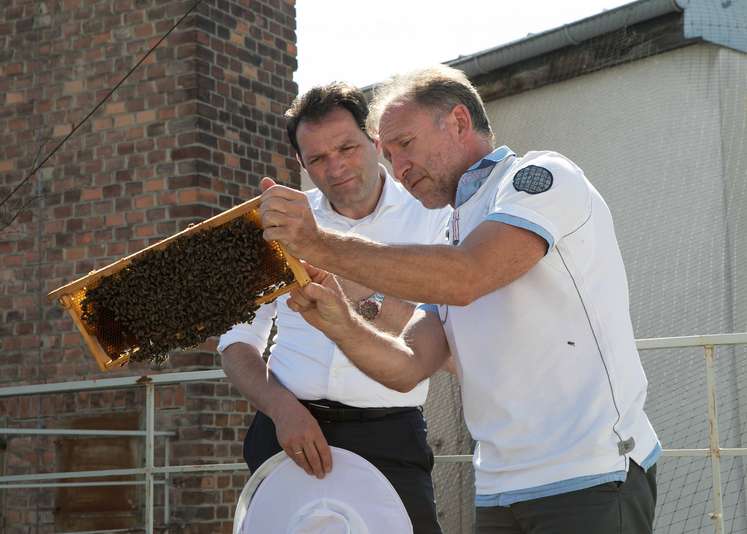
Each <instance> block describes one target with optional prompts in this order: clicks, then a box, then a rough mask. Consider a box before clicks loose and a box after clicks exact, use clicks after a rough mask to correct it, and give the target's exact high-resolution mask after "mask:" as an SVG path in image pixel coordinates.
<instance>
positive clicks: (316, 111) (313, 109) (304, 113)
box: [285, 82, 368, 159]
mask: <svg viewBox="0 0 747 534" xmlns="http://www.w3.org/2000/svg"><path fill="white" fill-rule="evenodd" d="M337 107H341V108H343V109H346V110H347V111H349V112H350V114H351V115H352V116H353V119H354V120H355V122H356V124H357V125H358V128H360V129H361V131H362V132H363V133H364V134H366V136H367V137H368V132H367V131H366V119H367V118H368V101H367V100H366V96H365V95H364V94H363V91H361V90H360V89H358V88H357V87H355V86H353V85H350V84H348V83H345V82H332V83H330V84H328V85H320V86H317V87H314V88H312V89H309V90H308V91H306V92H305V93H304V94H303V95H301V96H299V97H297V98H296V99H295V100H294V101H293V103H292V104H291V106H290V108H288V111H286V112H285V120H286V123H285V128H286V130H287V131H288V138H289V139H290V142H291V145H293V148H294V149H295V151H296V154H298V157H299V158H301V159H303V158H302V156H301V149H300V148H299V146H298V138H297V137H296V131H297V130H298V126H299V124H301V121H312V122H316V121H319V120H321V119H323V118H324V117H325V115H327V114H328V113H330V112H331V111H333V110H334V109H335V108H337Z"/></svg>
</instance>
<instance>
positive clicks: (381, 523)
mask: <svg viewBox="0 0 747 534" xmlns="http://www.w3.org/2000/svg"><path fill="white" fill-rule="evenodd" d="M330 449H331V450H332V471H331V472H330V473H329V474H328V475H327V476H325V477H324V478H323V479H321V480H319V479H317V478H316V477H313V476H309V475H307V474H306V473H305V472H304V471H303V469H301V468H300V467H298V466H297V465H296V464H295V463H293V462H292V461H291V460H290V458H288V457H287V456H286V454H285V453H284V452H281V453H278V454H276V455H275V456H273V457H272V458H270V459H269V460H267V462H265V463H264V464H262V466H260V468H259V469H257V471H256V472H255V473H254V474H253V475H252V478H251V479H249V482H247V484H246V487H245V488H244V491H243V492H242V495H241V497H240V498H239V504H238V506H237V509H236V518H235V519H236V521H235V522H234V532H240V533H241V534H379V533H386V534H411V533H412V523H411V522H410V518H409V516H408V515H407V511H406V510H405V507H404V505H403V504H402V501H401V499H400V498H399V495H397V492H396V491H395V489H394V487H393V486H392V485H391V483H390V482H389V481H388V480H387V479H386V477H385V476H384V475H383V474H381V472H380V471H379V470H378V469H376V467H374V466H373V465H371V463H369V462H368V461H366V460H365V459H363V458H361V457H360V456H358V455H357V454H354V453H352V452H350V451H347V450H345V449H340V448H338V447H330ZM268 473H269V474H268ZM255 477H257V478H255ZM257 479H259V481H261V484H260V485H259V488H257V489H256V491H254V489H255V488H256V486H257V484H258V483H259V481H258V480H257ZM251 493H253V495H252V494H251ZM249 500H250V502H249V503H248V507H247V501H249ZM244 511H245V513H244ZM242 516H243V517H242Z"/></svg>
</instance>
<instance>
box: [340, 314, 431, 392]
mask: <svg viewBox="0 0 747 534" xmlns="http://www.w3.org/2000/svg"><path fill="white" fill-rule="evenodd" d="M350 321H351V322H350V324H349V325H347V327H346V328H344V329H340V330H339V333H329V334H328V335H329V336H330V339H331V340H332V341H334V342H335V344H337V346H338V347H339V348H340V350H342V351H343V352H344V353H345V355H346V356H347V357H348V359H349V360H350V361H351V362H353V364H355V366H356V367H358V368H359V369H360V370H361V371H363V373H365V374H366V375H368V376H370V377H371V378H372V379H374V380H376V381H377V382H380V383H381V384H383V385H385V386H386V387H388V388H390V389H394V390H396V391H400V392H408V391H410V390H411V389H413V388H414V387H415V386H417V385H418V383H420V382H421V381H422V380H424V379H425V378H428V376H429V374H430V373H428V372H426V371H424V370H423V369H422V368H421V366H420V365H419V363H418V361H417V359H416V357H415V354H414V352H413V350H412V349H411V348H410V347H408V346H407V345H406V344H405V342H404V340H403V339H402V338H400V337H394V336H392V335H389V334H386V333H383V332H381V331H378V330H376V329H375V328H374V327H372V326H371V325H370V324H368V323H367V322H366V321H365V320H364V319H363V318H361V317H359V316H358V315H356V314H351V317H350Z"/></svg>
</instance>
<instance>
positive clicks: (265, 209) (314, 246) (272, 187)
mask: <svg viewBox="0 0 747 534" xmlns="http://www.w3.org/2000/svg"><path fill="white" fill-rule="evenodd" d="M259 186H260V189H261V190H262V205H261V206H260V208H259V211H260V214H261V217H262V227H263V228H264V234H263V237H264V238H265V239H266V240H267V241H279V242H280V243H281V244H282V245H283V246H284V247H285V249H286V250H287V251H288V252H289V253H290V254H292V255H293V256H296V257H297V258H304V259H307V258H308V259H313V258H312V257H311V254H313V253H314V252H315V251H317V250H318V249H319V247H321V245H322V235H323V233H324V232H323V231H322V230H320V229H319V227H318V226H317V224H316V220H315V219H314V215H313V213H312V212H311V207H310V206H309V201H308V199H307V198H306V195H304V194H303V193H302V192H301V191H296V190H295V189H291V188H289V187H285V186H282V185H277V184H276V183H275V182H274V181H273V180H272V179H271V178H262V181H261V182H260V184H259Z"/></svg>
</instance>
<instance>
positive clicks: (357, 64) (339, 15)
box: [294, 0, 630, 92]
mask: <svg viewBox="0 0 747 534" xmlns="http://www.w3.org/2000/svg"><path fill="white" fill-rule="evenodd" d="M627 3H630V0H624V1H620V0H367V1H362V0H296V24H297V30H296V31H297V38H298V71H297V72H296V73H295V76H294V79H295V81H296V82H297V83H298V85H299V91H300V92H304V91H306V90H308V89H310V88H311V87H313V86H314V85H319V84H325V83H329V82H331V81H333V80H342V81H347V82H350V83H353V84H355V85H358V86H360V87H364V86H366V85H370V84H373V83H376V82H379V81H382V80H384V79H386V78H387V77H389V76H390V75H392V74H395V73H397V72H402V71H407V70H410V69H414V68H418V67H424V66H427V65H431V64H434V63H442V62H444V61H448V60H450V59H455V58H457V57H459V56H460V55H462V56H464V55H470V54H473V53H475V52H480V51H482V50H485V49H487V48H493V47H495V46H499V45H502V44H506V43H509V42H511V41H515V40H517V39H523V38H524V37H526V36H527V35H529V34H536V33H541V32H543V31H546V30H549V29H552V28H556V27H558V26H562V25H563V24H568V23H571V22H575V21H577V20H580V19H583V18H586V17H589V16H592V15H596V14H598V13H601V12H602V11H604V10H605V9H606V10H610V9H613V8H615V7H618V6H621V5H623V4H627Z"/></svg>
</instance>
